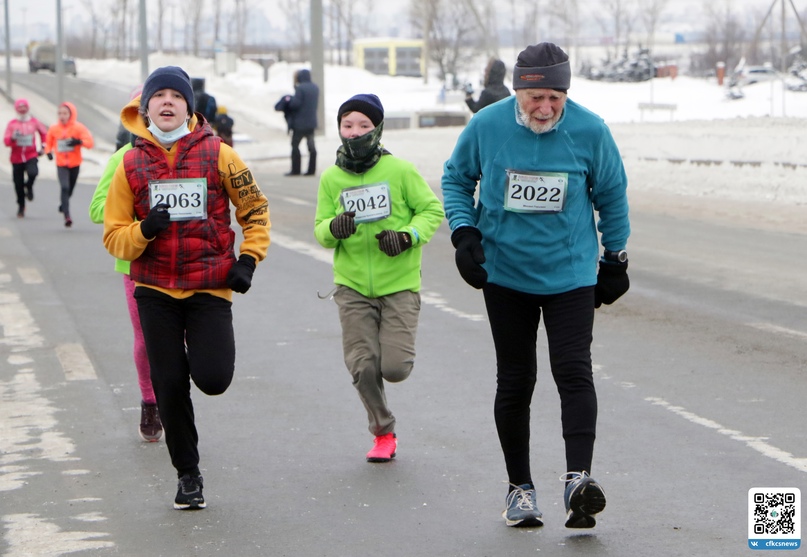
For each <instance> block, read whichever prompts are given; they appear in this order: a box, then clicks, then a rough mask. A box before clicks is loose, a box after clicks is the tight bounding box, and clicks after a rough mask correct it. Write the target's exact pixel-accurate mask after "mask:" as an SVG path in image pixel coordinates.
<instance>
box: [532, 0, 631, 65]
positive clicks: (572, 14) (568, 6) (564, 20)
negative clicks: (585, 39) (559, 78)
mask: <svg viewBox="0 0 807 557" xmlns="http://www.w3.org/2000/svg"><path fill="white" fill-rule="evenodd" d="M622 1H623V2H624V1H625V0H622ZM547 11H548V12H549V14H550V15H551V16H552V18H553V19H554V20H556V21H558V22H560V23H561V24H562V25H561V26H562V29H563V41H562V42H563V46H565V47H566V48H567V49H569V48H574V50H575V53H574V58H575V59H576V60H579V59H580V56H579V48H580V46H579V30H580V8H579V5H578V0H567V1H566V2H557V3H550V4H549V6H548V7H547ZM549 38H554V37H549ZM559 38H560V37H558V38H554V39H555V40H558V39H559Z"/></svg>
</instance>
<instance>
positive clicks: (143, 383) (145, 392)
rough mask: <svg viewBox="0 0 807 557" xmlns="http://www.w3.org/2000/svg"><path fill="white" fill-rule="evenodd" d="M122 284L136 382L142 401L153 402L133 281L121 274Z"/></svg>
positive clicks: (149, 371) (149, 369) (154, 400)
mask: <svg viewBox="0 0 807 557" xmlns="http://www.w3.org/2000/svg"><path fill="white" fill-rule="evenodd" d="M123 285H124V288H125V289H126V306H127V307H128V308H129V317H130V318H131V320H132V331H133V332H134V364H135V368H136V369H137V382H138V384H139V385H140V394H141V396H142V397H143V402H145V403H146V404H154V403H155V402H157V399H156V398H155V397H154V389H153V388H152V387H151V368H150V367H149V359H148V355H147V354H146V343H145V341H144V340H143V329H142V328H141V327H140V314H138V312H137V302H135V299H134V290H135V282H134V281H133V280H132V278H131V277H130V276H129V275H123Z"/></svg>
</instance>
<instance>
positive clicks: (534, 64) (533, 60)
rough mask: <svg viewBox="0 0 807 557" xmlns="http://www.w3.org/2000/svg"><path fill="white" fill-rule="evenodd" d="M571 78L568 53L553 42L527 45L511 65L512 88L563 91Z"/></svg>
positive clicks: (567, 87)
mask: <svg viewBox="0 0 807 557" xmlns="http://www.w3.org/2000/svg"><path fill="white" fill-rule="evenodd" d="M571 78H572V71H571V66H570V65H569V55H568V54H566V53H565V52H564V51H563V49H562V48H560V47H559V46H557V45H555V44H553V43H540V44H534V45H530V46H528V47H527V48H525V49H524V50H522V51H521V53H520V54H519V55H518V60H516V65H515V66H514V67H513V89H555V90H557V91H562V92H564V93H565V92H566V91H567V90H568V89H569V85H570V84H571Z"/></svg>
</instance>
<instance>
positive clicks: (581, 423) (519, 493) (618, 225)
mask: <svg viewBox="0 0 807 557" xmlns="http://www.w3.org/2000/svg"><path fill="white" fill-rule="evenodd" d="M570 82H571V69H570V65H569V57H568V56H567V55H566V53H565V52H564V51H563V50H562V49H560V48H559V47H558V46H556V45H554V44H551V43H541V44H538V45H532V46H529V47H527V48H526V49H525V50H524V51H522V52H521V53H520V54H519V56H518V61H517V62H516V65H515V67H514V69H513V88H514V89H515V91H516V95H515V96H514V97H511V98H509V99H506V100H503V101H501V102H499V103H496V104H495V105H492V106H490V107H488V108H486V109H485V110H483V111H480V112H479V113H478V114H476V115H475V116H474V117H473V118H472V119H471V121H470V123H469V124H468V126H467V128H466V129H465V130H463V132H462V133H461V134H460V137H459V139H458V141H457V144H456V146H455V148H454V151H453V153H452V155H451V158H450V159H449V160H448V161H447V162H446V163H445V166H444V173H443V178H442V190H443V200H444V206H445V210H446V216H447V217H448V222H449V225H450V227H451V230H452V235H451V239H452V243H453V244H454V247H455V248H456V253H455V260H456V264H457V268H458V270H459V272H460V275H461V276H462V278H463V279H464V280H465V281H466V282H467V283H468V284H470V285H471V286H473V287H474V288H479V289H482V291H483V294H484V298H485V304H486V307H487V313H488V318H489V320H490V327H491V332H492V335H493V341H494V346H495V349H496V363H497V390H496V400H495V405H494V415H495V420H496V426H497V430H498V433H499V440H500V443H501V446H502V451H503V453H504V460H505V464H506V467H507V474H508V479H509V482H510V489H509V492H508V494H507V497H506V500H505V510H504V513H503V516H504V518H505V522H506V523H507V525H509V526H541V525H542V524H543V519H542V513H541V511H540V510H539V509H538V507H537V502H536V496H535V484H534V483H533V479H532V475H531V471H530V446H529V442H530V402H531V399H532V394H533V390H534V387H535V382H536V372H537V358H536V337H537V329H538V324H539V321H540V318H541V313H543V317H544V326H545V328H546V334H547V342H548V348H549V363H550V367H551V370H552V375H553V377H554V380H555V383H556V385H557V388H558V392H559V394H560V400H561V422H562V429H563V438H564V441H565V446H566V451H565V452H566V454H565V457H566V470H567V473H566V474H564V475H563V476H562V477H561V479H562V480H563V481H564V482H565V488H564V504H565V507H566V511H567V519H566V526H567V527H568V528H591V527H593V526H594V525H595V523H596V520H595V517H594V515H596V514H597V513H599V512H601V511H602V510H603V509H604V508H605V493H604V491H603V489H602V487H601V486H600V484H599V483H598V482H596V481H594V479H593V478H591V476H590V472H591V461H592V455H593V450H594V438H595V432H596V422H597V395H596V392H595V389H594V380H593V375H592V364H591V342H592V331H593V325H594V310H595V308H598V307H600V305H601V304H611V303H613V302H614V301H615V300H616V299H617V298H619V297H620V296H621V295H622V294H624V293H625V292H626V291H627V290H628V286H629V281H628V275H627V268H628V261H627V252H626V251H625V247H626V244H627V240H628V236H629V235H630V224H629V220H628V199H627V193H626V188H627V178H626V176H625V170H624V168H623V166H622V158H621V156H620V154H619V150H618V149H617V146H616V144H615V142H614V139H613V138H612V136H611V133H610V131H609V129H608V127H607V126H606V125H605V123H604V122H603V120H602V119H601V118H600V117H598V116H597V115H596V114H593V113H592V112H590V111H588V110H587V109H585V108H584V107H582V106H580V105H579V104H577V103H575V102H574V101H572V100H570V99H568V97H567V91H568V89H569V86H570ZM477 190H478V192H477ZM477 193H478V202H476V201H475V195H476V194H477ZM595 214H596V217H598V220H597V219H596V218H595ZM598 230H599V232H600V234H601V242H602V245H603V247H604V252H603V256H602V257H600V254H599V241H598V234H597V231H598Z"/></svg>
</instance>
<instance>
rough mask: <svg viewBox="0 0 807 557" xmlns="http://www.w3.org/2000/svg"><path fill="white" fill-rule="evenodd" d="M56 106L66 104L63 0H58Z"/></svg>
mask: <svg viewBox="0 0 807 557" xmlns="http://www.w3.org/2000/svg"><path fill="white" fill-rule="evenodd" d="M55 50H56V105H57V106H58V105H60V104H62V103H63V102H64V40H63V37H62V0H56V49H55Z"/></svg>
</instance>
